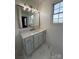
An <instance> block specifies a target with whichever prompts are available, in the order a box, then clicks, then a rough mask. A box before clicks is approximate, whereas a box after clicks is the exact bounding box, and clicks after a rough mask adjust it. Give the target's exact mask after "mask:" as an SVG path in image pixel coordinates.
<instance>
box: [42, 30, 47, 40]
mask: <svg viewBox="0 0 79 59" xmlns="http://www.w3.org/2000/svg"><path fill="white" fill-rule="evenodd" d="M43 40H44V41H45V40H46V30H45V31H43Z"/></svg>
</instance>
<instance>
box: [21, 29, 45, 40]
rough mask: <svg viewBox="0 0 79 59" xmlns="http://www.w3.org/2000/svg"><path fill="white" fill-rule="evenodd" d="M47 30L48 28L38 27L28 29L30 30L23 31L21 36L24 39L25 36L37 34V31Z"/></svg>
mask: <svg viewBox="0 0 79 59" xmlns="http://www.w3.org/2000/svg"><path fill="white" fill-rule="evenodd" d="M45 30H46V29H37V30H33V31H28V32H26V31H23V32H21V36H22V38H23V39H25V38H27V37H29V36H32V35H35V34H37V33H40V32H42V31H45Z"/></svg>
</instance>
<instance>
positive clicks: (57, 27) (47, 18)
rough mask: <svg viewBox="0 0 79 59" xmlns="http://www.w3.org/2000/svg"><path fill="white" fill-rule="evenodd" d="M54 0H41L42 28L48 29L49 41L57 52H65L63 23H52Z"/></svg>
mask: <svg viewBox="0 0 79 59" xmlns="http://www.w3.org/2000/svg"><path fill="white" fill-rule="evenodd" d="M53 2H54V1H53V0H39V10H40V21H41V22H40V23H41V28H46V29H47V42H48V43H49V44H51V45H52V46H53V50H54V51H55V53H60V54H63V24H53V23H52V4H53Z"/></svg>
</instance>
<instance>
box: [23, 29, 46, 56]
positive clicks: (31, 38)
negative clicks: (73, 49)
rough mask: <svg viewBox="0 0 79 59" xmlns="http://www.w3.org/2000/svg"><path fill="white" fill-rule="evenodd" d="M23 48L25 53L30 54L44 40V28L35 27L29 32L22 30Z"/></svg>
mask: <svg viewBox="0 0 79 59" xmlns="http://www.w3.org/2000/svg"><path fill="white" fill-rule="evenodd" d="M21 36H22V38H23V48H24V52H25V55H27V56H28V55H31V54H32V53H33V52H34V51H35V50H36V49H37V48H39V47H40V46H41V45H42V44H43V43H44V42H45V40H46V30H45V29H37V30H34V31H29V32H22V33H21Z"/></svg>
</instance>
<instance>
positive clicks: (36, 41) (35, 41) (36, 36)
mask: <svg viewBox="0 0 79 59" xmlns="http://www.w3.org/2000/svg"><path fill="white" fill-rule="evenodd" d="M38 45H39V44H38V34H36V35H34V48H37V47H38Z"/></svg>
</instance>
